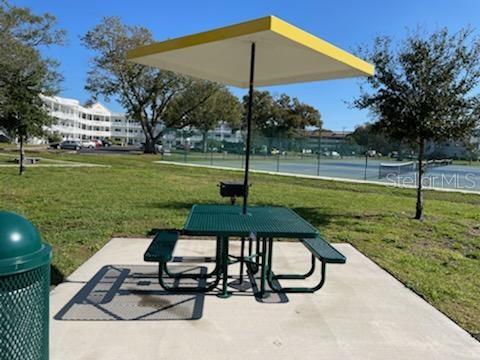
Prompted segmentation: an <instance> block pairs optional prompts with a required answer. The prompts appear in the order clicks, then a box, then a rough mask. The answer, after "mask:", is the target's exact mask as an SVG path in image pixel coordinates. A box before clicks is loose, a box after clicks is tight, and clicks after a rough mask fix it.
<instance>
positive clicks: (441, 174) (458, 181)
mask: <svg viewBox="0 0 480 360" xmlns="http://www.w3.org/2000/svg"><path fill="white" fill-rule="evenodd" d="M163 160H165V161H174V162H183V163H190V164H197V165H208V166H218V167H226V168H235V169H240V168H243V163H244V161H243V157H242V156H240V155H232V154H218V153H207V154H201V153H189V154H188V155H187V154H182V153H172V154H169V155H168V156H163ZM250 161H251V165H250V166H251V168H252V169H253V170H262V171H269V172H279V173H287V174H301V175H309V176H322V177H331V178H341V179H353V180H367V181H375V182H380V183H390V184H397V185H400V186H415V185H416V171H415V166H409V167H408V166H405V168H408V169H405V170H403V169H402V170H401V171H394V170H392V171H388V170H387V171H386V172H385V171H384V170H382V169H384V168H385V167H388V165H391V166H392V168H398V166H399V165H400V166H401V167H403V166H402V164H407V162H396V161H395V160H393V159H381V160H380V159H376V158H368V159H366V158H365V157H343V158H340V157H338V158H332V157H324V156H321V157H318V156H315V155H310V156H302V155H295V156H293V155H290V156H263V155H254V156H252V158H251V160H250ZM381 164H382V167H381ZM423 184H424V186H425V187H427V188H428V187H434V188H443V189H459V190H467V191H479V192H480V166H479V165H478V163H477V164H476V165H472V166H469V165H463V164H457V163H455V162H453V164H448V165H447V164H439V165H438V166H435V167H434V166H427V171H426V175H425V178H424V180H423Z"/></svg>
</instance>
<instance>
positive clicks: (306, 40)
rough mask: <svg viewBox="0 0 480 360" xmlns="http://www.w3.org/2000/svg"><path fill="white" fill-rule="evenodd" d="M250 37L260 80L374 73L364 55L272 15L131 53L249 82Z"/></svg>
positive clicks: (210, 76) (174, 67)
mask: <svg viewBox="0 0 480 360" xmlns="http://www.w3.org/2000/svg"><path fill="white" fill-rule="evenodd" d="M252 43H255V45H256V54H255V85H256V86H268V85H278V84H289V83H298V82H308V81H317V80H327V79H339V78H348V77H357V76H370V75H373V72H374V68H373V66H372V65H371V64H369V63H367V62H365V61H364V60H362V59H359V58H358V57H355V56H354V55H352V54H350V53H348V52H346V51H344V50H341V49H339V48H338V47H336V46H334V45H332V44H330V43H328V42H326V41H324V40H322V39H320V38H318V37H316V36H314V35H311V34H309V33H307V32H305V31H303V30H301V29H299V28H297V27H295V26H293V25H290V24H289V23H287V22H285V21H283V20H281V19H279V18H276V17H274V16H267V17H263V18H260V19H256V20H252V21H248V22H244V23H240V24H236V25H232V26H228V27H223V28H219V29H215V30H211V31H206V32H202V33H198V34H194V35H189V36H184V37H180V38H176V39H171V40H166V41H163V42H158V43H154V44H151V45H147V46H142V47H139V48H136V49H133V50H131V51H129V52H128V54H127V58H128V59H129V60H131V61H133V62H136V63H139V64H144V65H149V66H153V67H157V68H160V69H164V70H170V71H174V72H177V73H181V74H185V75H190V76H193V77H195V78H200V79H205V80H211V81H216V82H219V83H222V84H225V85H231V86H236V87H240V88H246V87H248V86H249V74H250V55H251V54H250V48H251V44H252Z"/></svg>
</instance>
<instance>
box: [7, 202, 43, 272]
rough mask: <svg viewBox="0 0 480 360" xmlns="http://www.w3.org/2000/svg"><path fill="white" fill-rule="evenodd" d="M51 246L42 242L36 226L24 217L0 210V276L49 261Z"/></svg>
mask: <svg viewBox="0 0 480 360" xmlns="http://www.w3.org/2000/svg"><path fill="white" fill-rule="evenodd" d="M51 253H52V250H51V247H50V246H49V245H47V244H44V243H42V239H41V236H40V233H39V232H38V230H37V228H36V227H35V226H34V225H33V224H32V223H31V222H30V221H28V220H27V219H25V218H24V217H22V216H20V215H17V214H15V213H13V212H8V211H0V276H3V275H11V274H15V273H20V272H24V271H28V270H31V269H33V268H36V267H39V266H42V265H44V264H46V263H48V262H49V261H50V258H51Z"/></svg>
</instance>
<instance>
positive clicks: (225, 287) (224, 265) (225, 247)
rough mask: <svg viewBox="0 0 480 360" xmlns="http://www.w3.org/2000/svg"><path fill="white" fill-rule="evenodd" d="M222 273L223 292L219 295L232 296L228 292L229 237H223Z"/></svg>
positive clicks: (222, 296)
mask: <svg viewBox="0 0 480 360" xmlns="http://www.w3.org/2000/svg"><path fill="white" fill-rule="evenodd" d="M222 245H223V246H222V275H223V284H222V292H221V294H219V295H218V296H219V297H221V298H228V297H230V293H229V292H228V237H223V238H222Z"/></svg>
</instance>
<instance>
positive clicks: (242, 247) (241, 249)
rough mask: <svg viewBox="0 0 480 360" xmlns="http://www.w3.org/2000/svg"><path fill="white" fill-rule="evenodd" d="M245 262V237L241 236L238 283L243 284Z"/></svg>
mask: <svg viewBox="0 0 480 360" xmlns="http://www.w3.org/2000/svg"><path fill="white" fill-rule="evenodd" d="M244 264H245V238H244V237H242V244H241V246H240V276H239V279H238V282H239V284H240V285H241V284H243V266H244Z"/></svg>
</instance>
